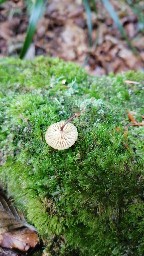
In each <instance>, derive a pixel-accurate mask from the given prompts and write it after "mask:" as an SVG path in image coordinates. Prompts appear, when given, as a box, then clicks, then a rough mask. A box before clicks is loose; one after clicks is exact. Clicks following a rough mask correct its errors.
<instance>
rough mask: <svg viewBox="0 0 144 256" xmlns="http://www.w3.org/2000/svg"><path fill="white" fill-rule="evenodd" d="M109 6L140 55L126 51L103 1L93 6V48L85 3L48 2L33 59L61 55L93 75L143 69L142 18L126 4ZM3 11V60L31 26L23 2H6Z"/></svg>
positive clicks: (0, 47)
mask: <svg viewBox="0 0 144 256" xmlns="http://www.w3.org/2000/svg"><path fill="white" fill-rule="evenodd" d="M140 2H142V1H140ZM111 4H112V5H113V6H114V8H115V10H116V12H117V14H118V16H119V19H120V21H121V24H122V26H123V27H124V29H125V31H126V33H127V36H128V38H129V40H130V41H131V43H132V45H133V47H135V48H136V50H137V53H138V54H135V53H134V52H133V50H132V49H130V48H129V47H128V45H127V42H126V40H125V39H124V38H123V37H122V35H121V34H120V32H119V30H118V28H117V27H116V25H115V23H114V21H113V20H112V18H111V17H110V15H109V13H108V12H107V10H105V8H104V6H103V5H102V3H101V1H97V2H96V4H95V6H94V8H91V11H92V13H91V14H92V15H91V16H92V25H93V31H92V40H93V45H92V47H90V46H89V43H88V29H87V22H86V21H87V17H86V12H85V10H84V6H83V3H82V0H74V1H72V0H67V1H65V0H62V1H58V0H50V1H47V4H46V8H45V14H44V16H43V18H41V20H40V22H39V24H38V27H37V32H36V34H35V36H34V39H33V44H32V47H31V49H32V52H30V51H29V54H30V58H33V57H35V56H37V55H45V56H52V57H59V58H62V59H64V60H65V61H73V62H76V63H78V64H79V65H81V66H84V67H85V69H86V71H87V72H88V73H90V74H93V75H105V74H108V73H110V72H113V73H118V72H121V71H127V70H129V69H132V70H138V69H140V70H143V69H144V44H143V42H144V32H143V30H142V29H141V26H140V25H141V24H140V22H139V19H138V15H136V14H135V13H134V12H133V11H132V8H130V6H128V4H126V3H125V2H124V1H122V3H119V1H115V0H111ZM0 8H1V31H0V39H1V40H0V56H1V57H3V56H11V55H12V56H13V55H14V56H15V55H18V54H19V52H20V49H21V48H22V45H23V42H24V38H25V35H26V29H27V25H28V15H27V11H26V5H25V1H22V0H13V1H6V2H5V3H4V4H3V5H1V7H0ZM95 9H96V11H95ZM141 10H142V8H141ZM142 11H143V10H142Z"/></svg>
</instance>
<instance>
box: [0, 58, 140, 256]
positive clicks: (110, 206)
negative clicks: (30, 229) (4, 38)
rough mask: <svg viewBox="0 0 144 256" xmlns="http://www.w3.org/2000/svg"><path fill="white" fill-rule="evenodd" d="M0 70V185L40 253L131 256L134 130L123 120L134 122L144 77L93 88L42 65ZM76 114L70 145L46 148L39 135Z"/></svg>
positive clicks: (75, 74) (135, 219)
mask: <svg viewBox="0 0 144 256" xmlns="http://www.w3.org/2000/svg"><path fill="white" fill-rule="evenodd" d="M0 64H1V68H0V76H1V81H0V86H1V87H0V88H1V92H0V97H1V103H0V104H1V106H0V108H1V116H0V120H1V132H0V139H1V148H2V166H1V170H0V175H1V176H0V177H1V181H3V183H4V184H5V186H6V187H7V188H8V191H9V193H10V195H12V196H13V197H14V199H15V202H16V204H17V206H18V207H19V209H21V210H23V211H24V212H25V215H26V217H27V219H28V221H29V222H31V223H32V224H33V225H35V227H36V228H37V230H38V232H39V234H40V235H41V237H42V239H43V240H44V241H45V243H46V244H47V245H48V247H47V248H48V249H47V250H48V251H49V253H51V255H65V256H66V255H80V256H85V255H87V256H92V255H99V256H105V255H107V256H111V255H117V256H119V255H125V254H126V253H127V255H139V256H141V255H142V253H143V218H144V213H143V212H144V211H143V210H144V209H143V208H144V204H143V200H144V199H143V186H144V185H143V184H144V183H143V178H144V176H143V166H144V159H143V155H144V148H143V143H142V140H143V134H144V128H143V127H134V126H129V124H130V123H129V120H128V117H127V112H128V111H134V112H136V116H137V118H138V120H141V118H142V114H143V110H142V102H143V91H142V86H143V80H144V74H143V73H142V72H133V71H130V72H128V73H123V74H119V75H117V76H114V75H110V76H107V77H101V78H95V77H90V76H88V75H87V74H86V73H85V72H84V71H83V70H82V69H81V68H79V67H78V66H76V65H75V64H72V63H64V62H63V61H61V60H59V59H50V58H43V57H39V58H36V59H35V60H34V61H21V60H16V59H11V58H10V59H9V58H6V59H3V60H1V61H0ZM128 79H133V80H135V81H137V82H139V83H138V84H127V83H126V82H125V81H126V80H128ZM82 109H84V111H83V113H82V115H81V116H80V117H79V118H78V119H75V120H74V121H73V123H74V124H75V126H76V127H77V129H78V133H79V137H78V140H77V142H76V143H75V144H74V145H73V146H72V147H71V148H69V149H67V150H64V151H56V150H54V149H52V148H50V147H49V146H48V145H47V144H46V142H45V132H46V130H47V128H48V126H49V125H50V124H52V123H55V122H59V121H60V120H66V119H67V118H68V117H69V116H71V115H72V114H74V113H75V112H77V111H80V110H82ZM54 241H57V243H56V245H55V246H57V247H58V248H56V250H55V249H54V248H52V247H53V246H52V245H54V244H55V242H54Z"/></svg>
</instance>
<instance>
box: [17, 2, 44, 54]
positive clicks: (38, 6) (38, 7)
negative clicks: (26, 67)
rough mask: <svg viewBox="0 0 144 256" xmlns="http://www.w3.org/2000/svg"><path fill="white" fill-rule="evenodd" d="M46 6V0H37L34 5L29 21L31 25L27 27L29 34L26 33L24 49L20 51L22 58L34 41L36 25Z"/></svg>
mask: <svg viewBox="0 0 144 256" xmlns="http://www.w3.org/2000/svg"><path fill="white" fill-rule="evenodd" d="M44 6H45V1H44V0H36V1H35V4H34V6H33V9H32V13H31V17H30V22H29V26H28V29H27V34H26V38H25V41H24V44H23V48H22V51H21V53H20V58H21V59H22V58H24V56H25V54H26V53H27V51H28V49H29V46H30V44H31V42H32V39H33V35H34V33H35V31H36V26H37V23H38V21H39V19H40V17H41V16H42V13H43V10H44Z"/></svg>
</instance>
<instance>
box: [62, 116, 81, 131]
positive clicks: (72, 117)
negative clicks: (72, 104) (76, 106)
mask: <svg viewBox="0 0 144 256" xmlns="http://www.w3.org/2000/svg"><path fill="white" fill-rule="evenodd" d="M79 116H80V112H78V113H75V114H74V115H73V116H71V117H70V118H69V119H68V120H67V121H66V122H65V123H64V124H63V125H62V127H61V131H63V129H64V127H65V126H66V124H67V123H69V122H70V121H72V120H73V119H74V118H76V117H79Z"/></svg>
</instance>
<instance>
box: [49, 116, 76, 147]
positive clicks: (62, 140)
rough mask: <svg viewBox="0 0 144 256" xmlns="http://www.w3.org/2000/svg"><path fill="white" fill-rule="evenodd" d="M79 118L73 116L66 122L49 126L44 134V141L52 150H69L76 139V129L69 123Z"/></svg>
mask: <svg viewBox="0 0 144 256" xmlns="http://www.w3.org/2000/svg"><path fill="white" fill-rule="evenodd" d="M77 116H79V114H78V113H76V114H74V115H73V116H72V117H71V118H69V119H68V120H67V121H64V120H63V121H60V122H57V123H54V124H52V125H50V126H49V127H48V129H47V131H46V134H45V140H46V142H47V144H48V145H49V146H51V147H52V148H54V149H58V150H64V149H67V148H70V147H71V146H72V145H73V144H74V143H75V142H76V140H77V138H78V132H77V128H76V127H75V126H74V125H73V124H72V123H70V121H71V120H72V119H73V118H75V117H77Z"/></svg>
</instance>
